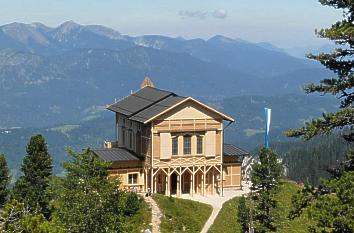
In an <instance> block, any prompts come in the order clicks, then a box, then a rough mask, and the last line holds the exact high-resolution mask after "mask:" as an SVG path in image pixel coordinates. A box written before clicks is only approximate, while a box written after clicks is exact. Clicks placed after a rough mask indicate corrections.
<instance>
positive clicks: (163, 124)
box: [154, 119, 222, 132]
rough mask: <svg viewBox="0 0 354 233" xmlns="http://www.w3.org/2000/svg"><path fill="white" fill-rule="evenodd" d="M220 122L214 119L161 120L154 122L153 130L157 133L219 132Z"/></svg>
mask: <svg viewBox="0 0 354 233" xmlns="http://www.w3.org/2000/svg"><path fill="white" fill-rule="evenodd" d="M221 129H222V124H221V120H220V121H218V120H215V119H183V120H162V121H155V122H154V130H155V131H158V132H162V131H169V132H174V131H176V132H178V131H184V132H186V131H206V130H221Z"/></svg>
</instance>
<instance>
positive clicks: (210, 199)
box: [181, 183, 250, 233]
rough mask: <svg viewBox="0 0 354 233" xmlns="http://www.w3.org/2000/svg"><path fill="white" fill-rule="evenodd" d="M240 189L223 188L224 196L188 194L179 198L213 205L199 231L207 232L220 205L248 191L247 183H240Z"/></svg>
mask: <svg viewBox="0 0 354 233" xmlns="http://www.w3.org/2000/svg"><path fill="white" fill-rule="evenodd" d="M242 186H243V187H242V190H224V196H223V197H219V196H205V197H204V196H199V195H194V196H193V197H191V196H189V195H182V196H181V198H183V199H188V200H192V201H198V202H202V203H205V204H208V205H211V206H212V207H213V212H212V213H211V215H210V217H209V219H208V221H207V222H206V223H205V225H204V227H203V229H202V231H201V233H207V232H208V230H209V228H210V227H211V225H213V223H214V221H215V219H216V217H217V216H218V214H219V211H220V210H221V208H222V205H223V204H224V203H225V202H226V201H228V200H230V199H232V198H234V197H240V196H242V195H244V194H247V193H249V191H250V190H249V186H250V185H249V184H246V183H242Z"/></svg>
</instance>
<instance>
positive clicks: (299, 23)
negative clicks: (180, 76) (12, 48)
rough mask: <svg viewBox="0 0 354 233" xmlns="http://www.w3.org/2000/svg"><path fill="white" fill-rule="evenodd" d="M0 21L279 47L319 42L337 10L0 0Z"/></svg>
mask: <svg viewBox="0 0 354 233" xmlns="http://www.w3.org/2000/svg"><path fill="white" fill-rule="evenodd" d="M0 5H1V7H0V24H6V23H11V22H24V23H31V22H42V23H44V24H47V25H49V26H57V25H59V24H60V23H62V22H64V21H68V20H74V21H75V22H77V23H80V24H101V25H105V26H109V27H112V28H114V29H116V30H118V31H120V32H121V33H122V34H129V35H142V34H159V35H167V36H183V37H185V38H196V37H201V38H209V37H211V36H213V35H217V34H221V35H225V36H229V37H232V38H242V39H245V40H249V41H253V42H262V41H267V42H271V43H273V44H275V45H278V46H281V47H293V46H307V45H315V44H324V43H326V41H324V40H320V39H317V38H316V37H315V36H314V30H315V28H323V27H327V26H329V25H331V24H332V23H334V22H335V21H336V20H338V19H340V17H341V12H340V11H336V10H334V9H333V8H330V7H324V6H321V5H320V3H319V2H318V0H296V1H294V0H173V1H172V0H130V1H129V0H126V1H121V0H0Z"/></svg>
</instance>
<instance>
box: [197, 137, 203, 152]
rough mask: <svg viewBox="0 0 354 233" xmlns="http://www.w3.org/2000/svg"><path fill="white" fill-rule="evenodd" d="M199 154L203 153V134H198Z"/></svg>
mask: <svg viewBox="0 0 354 233" xmlns="http://www.w3.org/2000/svg"><path fill="white" fill-rule="evenodd" d="M197 154H203V136H201V135H198V136H197Z"/></svg>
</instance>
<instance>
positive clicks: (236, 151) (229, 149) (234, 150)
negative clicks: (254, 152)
mask: <svg viewBox="0 0 354 233" xmlns="http://www.w3.org/2000/svg"><path fill="white" fill-rule="evenodd" d="M224 155H225V156H248V155H250V153H249V152H247V151H244V150H242V149H241V148H238V147H237V146H235V145H232V144H227V143H224Z"/></svg>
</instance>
